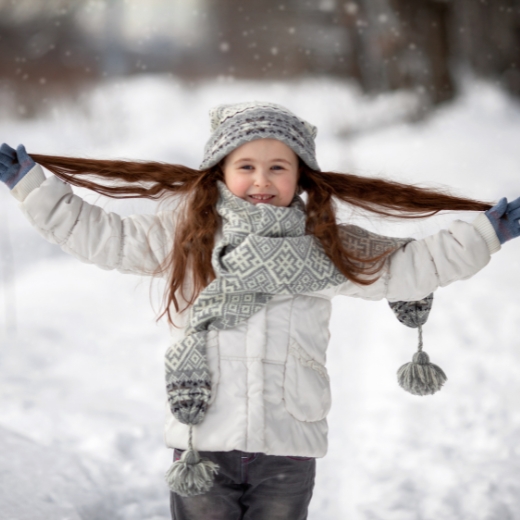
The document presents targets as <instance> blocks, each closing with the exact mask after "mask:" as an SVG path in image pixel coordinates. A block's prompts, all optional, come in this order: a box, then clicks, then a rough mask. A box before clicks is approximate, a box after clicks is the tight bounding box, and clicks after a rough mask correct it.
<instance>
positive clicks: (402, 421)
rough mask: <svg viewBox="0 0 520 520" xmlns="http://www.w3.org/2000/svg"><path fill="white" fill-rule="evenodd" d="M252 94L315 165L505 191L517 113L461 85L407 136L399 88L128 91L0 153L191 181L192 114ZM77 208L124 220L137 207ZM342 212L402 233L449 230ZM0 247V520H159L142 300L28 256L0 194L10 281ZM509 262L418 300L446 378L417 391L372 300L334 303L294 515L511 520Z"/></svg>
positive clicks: (399, 336) (510, 248) (55, 118)
mask: <svg viewBox="0 0 520 520" xmlns="http://www.w3.org/2000/svg"><path fill="white" fill-rule="evenodd" d="M251 99H265V100H270V101H273V102H276V103H280V104H282V105H286V106H288V107H289V108H291V109H292V110H294V111H295V112H297V113H298V114H299V115H301V116H302V117H305V118H306V119H308V120H309V121H311V122H312V123H314V124H316V125H317V126H318V128H319V133H318V139H317V147H318V158H319V161H320V163H321V165H322V168H324V169H333V170H338V171H351V172H354V173H358V174H366V175H383V176H385V177H391V178H394V179H396V180H400V181H404V182H414V183H420V184H428V185H437V186H438V185H442V186H450V187H452V188H453V191H455V192H456V193H460V194H464V195H467V196H471V197H476V198H480V199H484V200H490V201H493V200H497V199H498V198H499V197H501V196H504V195H505V196H508V197H510V198H514V197H516V196H518V195H519V193H518V191H519V189H518V188H519V187H518V184H519V182H518V180H519V175H518V173H517V172H518V171H520V148H519V147H518V144H517V143H518V142H520V107H519V105H518V103H517V102H516V101H514V100H512V99H510V98H509V97H508V96H507V95H506V94H504V93H503V92H502V91H501V90H500V89H498V88H497V87H495V86H492V85H490V84H487V83H482V82H478V81H475V80H472V81H469V80H468V81H466V83H465V84H464V87H463V93H462V95H461V96H460V98H459V99H458V100H456V101H455V102H454V103H451V104H448V105H445V106H443V107H442V108H440V109H438V110H437V111H436V112H435V113H434V114H432V115H431V116H430V117H429V118H427V119H425V120H423V121H422V122H416V123H407V122H406V119H407V117H408V115H409V114H413V113H414V111H415V110H416V100H415V98H414V97H413V96H412V95H410V94H406V93H395V94H392V95H385V96H380V97H378V98H367V97H364V96H362V94H361V93H360V92H359V91H358V90H357V89H356V88H355V87H353V86H351V85H349V84H346V83H341V82H337V81H332V80H311V79H309V80H305V81H302V82H286V83H276V82H275V83H268V84H267V83H259V82H258V83H257V82H243V81H232V82H218V81H217V82H211V83H205V84H199V85H190V84H187V83H184V82H182V81H180V80H177V79H171V78H170V79H168V78H163V77H153V76H142V77H136V78H133V79H128V80H124V81H123V80H121V81H120V82H110V83H105V84H102V85H100V86H98V87H96V88H95V89H94V90H92V91H90V92H88V93H86V94H85V95H84V96H83V97H82V98H81V99H79V100H77V102H76V103H75V104H72V103H70V102H68V101H65V100H63V101H61V102H60V103H58V102H55V103H54V104H53V106H52V107H51V108H50V109H49V110H48V111H47V112H46V113H44V114H42V115H40V116H39V117H38V119H35V120H17V119H15V118H13V117H3V119H2V120H1V121H0V140H2V141H7V142H8V143H10V144H11V145H16V144H18V142H23V143H24V144H25V145H26V146H27V149H28V150H29V152H31V151H32V152H34V153H48V154H66V155H79V156H87V157H119V158H138V159H153V160H161V161H169V162H178V163H184V164H187V165H189V166H193V167H196V166H197V165H198V162H199V161H200V159H201V154H202V147H203V144H204V143H205V141H206V139H207V137H208V134H209V122H208V118H207V111H208V109H209V108H210V107H212V106H214V105H216V104H219V103H226V102H238V101H245V100H251ZM3 110H4V109H3ZM13 112H15V110H13ZM81 193H82V194H83V195H85V196H86V197H87V199H88V200H89V201H91V202H96V203H98V204H101V205H102V206H103V207H105V208H107V209H110V210H114V211H119V212H121V213H124V214H128V213H130V212H134V211H153V209H154V206H153V204H151V203H148V202H146V201H125V202H121V201H108V200H106V199H104V198H101V197H98V196H97V195H95V194H89V193H86V192H81ZM342 215H343V217H344V218H347V217H348V218H353V219H356V220H357V221H360V222H362V225H365V226H366V227H370V228H372V229H375V230H377V231H380V232H385V233H388V234H395V235H399V236H414V237H415V238H419V237H421V236H424V235H426V234H428V233H432V232H435V231H436V230H438V229H440V228H441V227H443V226H445V225H446V224H447V223H448V222H449V221H450V220H452V219H453V218H455V215H454V214H448V215H445V216H442V217H438V218H435V219H429V220H426V221H419V222H407V223H398V222H382V221H380V220H377V219H375V220H374V219H372V220H371V221H370V222H369V221H367V219H366V218H365V217H364V216H363V215H358V214H351V213H349V212H347V211H345V212H343V213H342ZM457 217H458V218H463V219H465V220H471V219H472V218H473V217H474V215H472V214H462V215H457ZM9 245H11V246H12V248H13V256H14V260H15V263H14V276H9V281H6V276H4V277H3V278H2V281H1V283H2V285H1V288H2V289H1V292H0V334H1V337H0V339H1V343H0V379H1V386H0V406H1V409H2V414H1V415H0V512H1V515H0V516H1V517H2V519H4V518H5V519H6V520H24V519H31V520H39V519H46V520H65V519H69V520H76V519H87V518H88V519H89V520H91V519H94V520H97V519H98V518H99V519H105V518H114V519H116V520H117V519H122V520H123V519H124V520H165V519H168V518H169V511H168V492H167V488H166V485H165V484H164V482H163V473H164V471H165V470H166V469H167V467H168V466H169V463H170V460H171V452H169V451H168V450H166V449H165V448H164V446H163V442H162V420H163V414H164V390H163V386H162V380H163V367H162V355H163V352H164V350H165V349H166V347H167V346H168V331H167V327H166V326H165V324H163V323H156V322H155V314H154V311H153V309H152V305H151V303H153V304H154V305H155V308H157V306H158V301H159V295H160V293H161V286H160V285H159V284H156V285H154V286H153V287H152V289H150V284H149V281H148V280H147V279H141V278H136V277H132V276H123V275H120V274H117V273H113V272H107V271H103V270H100V269H97V268H95V267H92V266H88V265H85V264H82V263H80V262H77V261H76V260H74V259H71V258H69V257H68V256H66V255H65V254H64V253H62V252H61V251H60V250H59V249H57V248H56V247H54V246H50V245H48V244H46V243H44V242H43V240H42V239H41V238H40V237H39V236H38V235H37V233H36V232H35V231H34V230H33V229H32V228H31V227H30V226H29V224H28V223H27V222H26V221H25V220H24V218H23V217H22V216H21V214H20V212H19V210H18V209H17V207H16V203H15V201H14V200H13V199H11V198H10V196H9V194H8V193H7V190H0V247H1V249H2V268H3V271H2V272H3V273H8V272H9V269H12V268H13V266H12V265H11V263H10V261H9V255H8V254H7V253H8V251H9V247H8V246H9ZM519 248H520V244H519V243H516V242H512V243H508V244H506V245H505V246H504V247H503V249H502V250H501V251H500V252H499V253H497V254H496V255H495V256H494V257H493V259H492V262H491V263H490V265H489V266H488V267H487V268H486V269H484V270H483V271H482V272H480V273H478V274H477V275H476V276H475V277H474V278H472V279H471V280H470V281H467V282H460V283H455V284H453V285H451V286H449V287H447V288H444V289H442V290H440V291H438V292H437V293H436V296H435V302H434V308H433V310H432V313H431V316H430V319H429V321H428V323H427V325H426V326H425V328H424V339H425V350H426V352H428V353H429V354H430V356H431V358H432V361H433V362H434V363H437V364H438V365H440V366H441V367H442V368H443V369H444V370H445V372H446V373H447V375H448V378H449V379H448V383H447V384H446V386H445V387H444V388H443V390H442V391H441V392H440V393H439V394H436V395H435V396H428V397H422V398H421V397H415V396H411V395H408V394H406V393H405V392H403V391H402V390H401V389H400V388H399V387H398V385H397V383H396V381H395V371H396V370H397V368H398V367H399V366H400V365H401V364H403V363H406V362H408V361H409V360H410V359H411V356H412V354H413V352H414V350H415V347H416V341H417V338H416V332H415V331H413V330H411V329H407V328H406V327H404V326H402V325H401V324H399V323H398V322H397V320H396V319H395V318H394V317H393V315H392V313H391V311H390V310H389V308H388V306H387V305H386V303H385V302H377V303H374V302H365V301H358V300H353V299H337V300H335V301H334V306H333V319H332V322H331V332H332V339H331V345H330V349H329V360H328V366H329V371H330V376H331V380H332V391H333V401H334V404H333V407H332V411H331V413H330V416H329V428H330V437H329V438H330V449H329V453H328V455H327V456H326V457H325V458H324V459H320V460H319V461H318V475H317V480H316V487H315V492H314V498H313V501H312V503H311V509H310V519H312V520H326V519H336V518H349V519H352V520H379V519H381V520H394V519H395V520H419V519H421V520H430V519H432V520H433V519H437V518H442V519H446V520H450V519H454V520H455V519H457V520H461V519H468V520H469V519H471V520H505V519H515V518H520V516H519V514H518V511H519V510H520V478H519V477H520V448H519V442H518V440H519V439H520V407H519V406H518V405H517V399H516V396H518V395H519V391H520V345H519V344H520V339H519V334H518V323H519V316H520V302H519V298H518V297H517V294H516V288H517V287H519V286H520V269H518V267H519V266H520V261H519V260H518V254H519V252H520V249H519ZM6 305H7V308H6ZM6 317H9V320H10V327H8V326H7V324H6ZM13 321H15V322H16V323H13Z"/></svg>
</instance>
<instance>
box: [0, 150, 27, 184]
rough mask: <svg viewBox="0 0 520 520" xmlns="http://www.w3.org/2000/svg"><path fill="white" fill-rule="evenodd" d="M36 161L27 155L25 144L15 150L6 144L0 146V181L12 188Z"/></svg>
mask: <svg viewBox="0 0 520 520" xmlns="http://www.w3.org/2000/svg"><path fill="white" fill-rule="evenodd" d="M35 164H36V163H35V162H34V161H33V160H32V159H31V158H30V157H29V155H27V152H26V151H25V146H24V145H23V144H21V145H19V146H18V148H17V149H16V150H15V149H14V148H11V147H10V146H9V145H8V144H5V143H3V144H2V146H0V181H2V182H4V183H5V184H7V186H8V187H9V189H11V190H12V189H13V188H14V187H15V186H16V185H17V184H18V183H19V182H20V181H21V180H22V179H23V177H24V176H25V174H27V173H28V172H29V171H30V170H31V169H32V167H33V166H34V165H35Z"/></svg>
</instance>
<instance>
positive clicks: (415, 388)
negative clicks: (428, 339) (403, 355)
mask: <svg viewBox="0 0 520 520" xmlns="http://www.w3.org/2000/svg"><path fill="white" fill-rule="evenodd" d="M422 347H423V342H422V326H421V325H419V349H418V351H417V352H416V353H415V354H414V355H413V358H412V362H411V363H406V364H405V365H403V366H402V367H401V368H400V369H399V370H398V371H397V381H398V382H399V385H400V386H401V387H402V388H404V389H405V390H406V391H407V392H410V393H411V394H414V395H431V394H434V393H435V392H437V391H439V390H440V389H441V388H442V385H443V384H444V383H445V382H446V381H447V379H448V378H447V377H446V374H445V373H444V372H443V371H442V369H441V368H440V367H438V366H437V365H434V364H433V363H430V358H429V357H428V354H426V352H423V351H422Z"/></svg>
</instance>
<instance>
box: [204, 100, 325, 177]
mask: <svg viewBox="0 0 520 520" xmlns="http://www.w3.org/2000/svg"><path fill="white" fill-rule="evenodd" d="M210 117H211V137H210V138H209V140H208V142H207V143H206V146H205V147H204V159H203V161H202V164H201V165H200V169H201V170H205V169H206V168H210V167H211V166H214V165H215V164H217V163H218V162H219V161H220V160H221V159H223V158H224V157H225V156H226V155H228V154H229V153H230V152H232V151H233V150H235V148H238V147H239V146H242V145H243V144H245V143H248V142H249V141H254V140H256V139H277V140H278V141H281V142H282V143H284V144H286V145H287V146H288V147H289V148H291V150H292V151H293V152H294V153H295V154H296V155H297V156H298V157H300V158H301V159H302V161H303V162H304V163H305V164H307V166H309V167H310V168H312V169H313V170H318V171H319V170H320V167H319V166H318V162H317V161H316V150H315V146H314V139H315V137H316V134H317V132H318V129H317V128H316V127H315V126H313V125H311V124H310V123H308V122H307V121H305V120H304V119H301V118H299V117H297V116H295V115H294V114H293V113H292V112H290V111H289V110H287V109H286V108H284V107H282V106H280V105H275V104H274V103H265V102H260V101H253V102H248V103H237V104H234V105H219V106H218V107H215V108H213V109H211V110H210Z"/></svg>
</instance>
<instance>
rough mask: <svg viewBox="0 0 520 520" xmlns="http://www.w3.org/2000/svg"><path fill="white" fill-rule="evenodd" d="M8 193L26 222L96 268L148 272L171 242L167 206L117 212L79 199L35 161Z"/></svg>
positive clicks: (169, 215) (142, 273) (171, 234)
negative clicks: (156, 209) (128, 213)
mask: <svg viewBox="0 0 520 520" xmlns="http://www.w3.org/2000/svg"><path fill="white" fill-rule="evenodd" d="M12 194H13V195H14V196H15V197H16V198H17V199H18V200H19V201H20V205H21V208H22V211H23V212H24V214H25V216H26V217H27V219H28V220H29V222H30V223H31V224H32V225H33V226H34V227H35V228H36V230H37V231H38V232H39V233H40V234H41V235H42V236H43V237H44V238H45V239H47V240H48V241H49V242H51V243H53V244H57V245H59V246H60V247H61V248H62V249H63V250H64V251H65V252H66V253H70V254H71V255H73V256H75V257H76V258H78V259H79V260H81V261H83V262H86V263H91V264H95V265H97V266H99V267H101V268H102V269H117V270H119V271H121V272H123V273H134V274H141V275H153V274H155V272H156V271H157V269H158V268H159V266H160V264H161V262H162V261H163V260H164V258H165V257H166V255H167V254H168V252H169V248H170V247H171V245H172V243H173V233H174V224H173V212H164V213H159V214H157V215H134V216H130V217H124V218H123V217H120V216H119V215H117V214H116V213H108V212H106V211H104V210H103V209H102V208H100V207H99V206H95V205H92V204H89V203H87V202H85V201H84V200H83V199H81V198H80V197H79V196H77V195H75V194H74V193H73V192H72V188H71V186H70V185H68V184H67V183H65V182H63V181H61V180H60V179H58V178H57V177H54V176H51V177H49V178H47V179H46V178H45V176H44V174H43V170H42V168H41V166H39V165H36V166H35V167H34V168H33V169H32V170H31V171H30V172H29V173H28V174H27V175H26V176H25V177H24V178H23V179H22V181H20V183H19V185H16V186H15V188H14V189H13V190H12Z"/></svg>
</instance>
